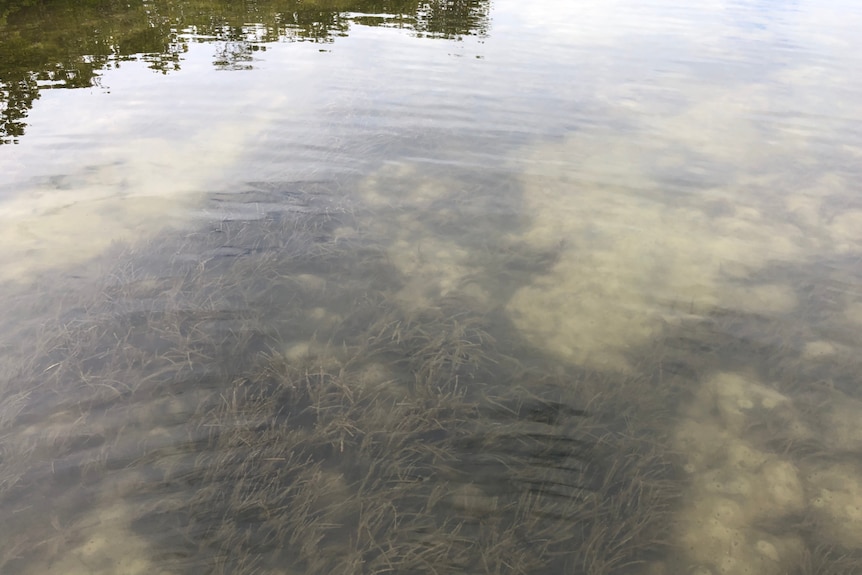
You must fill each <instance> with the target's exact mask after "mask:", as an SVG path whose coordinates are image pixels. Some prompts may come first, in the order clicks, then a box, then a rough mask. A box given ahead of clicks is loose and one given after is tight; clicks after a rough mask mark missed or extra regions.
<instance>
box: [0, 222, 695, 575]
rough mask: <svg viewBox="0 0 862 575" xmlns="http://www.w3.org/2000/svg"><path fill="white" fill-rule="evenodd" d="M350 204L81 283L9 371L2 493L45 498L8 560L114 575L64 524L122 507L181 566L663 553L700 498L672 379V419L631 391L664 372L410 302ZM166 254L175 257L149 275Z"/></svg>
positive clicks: (84, 530) (243, 228)
mask: <svg viewBox="0 0 862 575" xmlns="http://www.w3.org/2000/svg"><path fill="white" fill-rule="evenodd" d="M352 217H353V216H351V215H350V214H349V213H346V212H345V213H343V214H338V215H333V214H323V215H308V214H282V215H279V216H272V217H269V218H266V219H264V220H261V221H256V222H223V223H221V224H219V225H218V226H217V227H215V228H213V229H208V230H204V231H202V232H200V233H199V234H196V235H193V236H189V237H188V238H186V239H185V240H184V243H183V244H181V245H176V244H174V245H159V244H158V242H156V243H154V244H152V245H150V246H148V247H146V248H143V247H138V248H136V250H135V252H126V256H125V257H121V258H117V259H119V260H128V261H134V262H135V263H129V264H127V265H126V266H124V267H122V268H121V269H117V270H115V271H113V272H112V273H111V274H108V276H107V277H109V278H111V279H110V280H109V282H108V283H107V285H105V286H104V287H103V288H102V289H101V291H100V293H99V294H98V296H97V297H96V298H92V297H90V298H88V297H85V296H83V295H80V294H79V295H71V294H70V295H67V296H66V297H67V301H65V302H62V303H61V309H62V310H63V311H62V313H61V315H60V316H59V317H57V318H56V319H55V320H54V321H53V322H52V323H47V324H44V325H43V326H40V327H33V328H31V330H32V332H31V333H30V334H29V335H28V337H29V338H30V341H33V340H34V339H35V340H36V341H38V342H39V343H38V346H37V347H36V348H35V349H34V348H32V347H30V346H29V345H28V346H27V348H25V349H21V350H19V352H18V354H17V356H16V357H17V360H15V361H10V362H9V363H8V364H7V365H6V373H7V374H8V375H9V376H10V377H7V378H5V381H6V382H7V384H6V385H7V386H8V387H7V388H5V389H4V390H3V394H4V398H3V399H4V400H3V406H4V407H3V413H2V415H3V417H2V425H3V434H4V441H3V447H4V462H3V463H4V465H3V478H2V482H0V501H2V505H3V507H4V508H8V507H10V506H11V507H13V508H14V507H15V504H14V503H12V502H14V501H27V502H33V503H32V504H31V505H32V506H35V507H40V506H42V508H39V509H35V508H33V507H32V506H30V507H26V508H21V509H17V511H18V513H16V520H15V521H9V522H6V523H4V525H3V527H2V530H3V531H4V532H3V537H2V540H3V542H4V543H3V545H4V548H3V549H2V558H3V563H2V566H3V571H4V573H7V572H8V573H17V572H21V573H28V572H32V569H33V568H34V565H35V566H37V567H36V568H37V569H39V568H41V569H44V570H45V571H44V572H46V573H49V572H51V571H50V570H51V569H52V568H53V569H57V568H58V566H59V565H67V563H66V562H64V561H68V560H69V559H68V558H69V557H72V558H75V559H76V560H79V561H80V562H82V563H83V564H85V565H87V566H88V568H89V569H92V571H91V572H103V570H104V569H108V568H109V566H110V565H112V564H113V563H112V562H111V561H110V560H109V558H108V557H107V556H101V555H99V554H98V553H94V552H92V551H87V548H86V545H87V544H88V541H90V542H91V541H92V539H93V537H94V535H93V532H94V531H98V527H94V526H93V525H88V524H87V521H86V520H83V521H81V520H80V519H79V520H77V521H79V522H78V523H73V526H74V530H73V531H74V533H72V532H70V531H68V529H66V530H64V527H63V526H66V525H68V524H69V523H70V522H72V521H74V519H73V518H76V517H81V516H86V508H87V507H88V506H96V507H98V506H99V505H108V503H106V500H107V501H112V500H113V499H112V498H116V497H119V498H120V499H122V500H123V501H124V502H125V503H124V505H127V508H128V509H129V511H128V513H129V517H128V520H129V523H130V524H131V525H132V532H131V533H129V534H128V535H126V536H127V537H138V538H141V539H143V540H144V541H146V542H147V546H148V548H149V550H148V551H146V554H147V556H148V557H151V558H152V565H151V566H150V567H151V568H156V567H158V568H160V569H166V570H168V572H171V573H185V572H188V573H193V572H194V573H202V572H206V573H282V572H297V573H321V574H323V573H382V572H395V573H465V572H475V573H546V572H548V570H549V569H550V570H551V571H553V572H570V573H618V572H619V573H622V572H627V571H628V570H630V569H631V567H632V566H633V565H636V564H641V563H644V562H651V561H657V560H659V559H661V557H662V555H663V554H664V553H665V551H666V549H667V548H666V546H667V545H668V543H669V541H670V534H671V532H670V525H671V521H670V518H671V513H672V511H673V509H674V507H675V505H676V504H677V503H678V496H679V491H680V488H679V481H680V475H679V467H678V466H677V465H676V464H675V463H674V461H675V457H674V456H673V454H672V453H670V452H668V451H667V450H664V449H662V448H661V447H660V443H658V442H657V441H656V436H655V433H656V432H660V429H661V427H662V425H661V424H660V423H658V421H657V420H656V419H655V416H656V415H657V414H659V413H664V412H666V408H665V406H662V405H660V404H659V402H660V401H662V400H663V397H662V395H661V394H653V397H654V398H655V399H656V402H655V403H654V404H652V405H653V408H655V409H654V410H653V411H650V409H644V408H643V407H644V406H641V408H640V409H638V412H637V414H634V413H633V412H632V410H631V409H630V407H629V408H627V407H626V404H627V403H628V401H627V399H626V397H627V396H630V395H631V394H640V395H642V396H644V397H647V396H649V395H650V394H649V393H647V390H648V388H650V387H652V386H653V382H652V381H651V380H650V378H632V377H626V378H621V379H620V380H619V381H610V380H609V379H608V376H603V375H601V374H597V373H591V372H588V371H583V370H573V369H571V368H566V367H565V366H562V365H555V364H554V362H553V361H552V360H551V359H550V358H545V359H541V358H540V359H539V360H538V361H537V360H536V358H535V356H534V355H533V356H532V359H530V357H531V354H525V353H524V349H523V342H518V341H517V337H516V336H515V335H514V334H513V333H512V332H511V328H509V327H507V324H506V322H505V321H504V320H503V319H502V318H501V317H496V316H495V315H494V313H493V312H491V313H477V312H476V311H474V306H471V299H470V297H469V296H468V295H466V294H464V295H459V294H458V293H457V292H454V293H451V294H449V295H447V296H446V297H443V298H440V299H439V300H437V301H435V302H433V303H432V304H431V305H429V306H427V307H425V308H422V309H412V310H411V309H405V308H404V307H403V305H401V304H400V303H399V302H398V300H397V299H396V298H394V297H392V293H393V291H392V290H393V288H397V286H398V285H399V278H398V275H397V273H395V272H394V271H393V270H392V269H391V267H390V265H389V264H388V262H387V259H386V257H385V253H384V251H383V250H381V249H380V248H378V247H376V246H375V245H374V244H373V242H370V241H361V242H360V241H359V240H345V239H343V238H341V237H340V236H339V233H337V230H339V229H341V228H342V227H343V226H345V225H350V223H349V222H347V220H349V219H351V218H352ZM167 253H172V254H174V256H173V262H174V263H173V264H172V268H171V270H170V272H169V273H166V272H165V270H161V271H158V270H156V269H155V268H151V267H150V266H148V265H147V261H148V257H149V258H152V261H158V260H159V259H160V257H162V256H163V255H164V254H167ZM513 257H515V258H517V257H518V255H517V254H515V255H513ZM22 329H26V328H22ZM36 332H38V333H36ZM10 357H11V355H10ZM647 428H650V429H647ZM646 431H649V433H646ZM69 493H75V494H76V495H77V496H76V497H71V496H69V495H68V494H69ZM61 494H66V495H64V496H61ZM40 502H43V503H40ZM25 533H26V534H27V536H26V537H20V536H16V535H18V534H25ZM90 545H92V543H90ZM47 546H51V549H52V553H54V555H50V554H49V556H48V557H47V558H46V557H45V556H44V554H43V553H41V552H42V551H44V549H46V548H47ZM40 555H41V557H40ZM64 556H65V557H66V558H65V559H64Z"/></svg>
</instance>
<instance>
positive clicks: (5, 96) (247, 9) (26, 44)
mask: <svg viewBox="0 0 862 575" xmlns="http://www.w3.org/2000/svg"><path fill="white" fill-rule="evenodd" d="M487 19H488V2H487V0H454V1H453V0H448V1H440V0H433V1H432V2H421V3H420V2H417V0H395V1H393V2H378V1H371V2H367V1H366V2H363V1H355V0H354V1H350V0H347V1H338V0H336V1H318V0H313V1H308V0H303V1H299V0H291V1H283V0H268V1H266V2H255V3H253V4H245V3H236V2H227V1H219V0H217V1H214V2H213V1H204V2H194V3H187V2H181V3H176V2H170V1H167V0H166V1H159V2H142V3H132V4H122V3H116V2H89V3H86V4H83V5H82V4H81V3H80V2H74V1H65V2H52V3H50V4H46V5H43V4H38V5H35V6H34V5H31V3H29V2H13V3H11V5H10V6H0V26H2V28H0V29H2V32H3V34H2V35H0V53H2V54H4V56H5V57H4V58H3V59H2V60H0V94H2V101H3V103H4V106H3V107H2V108H0V144H3V143H9V142H12V141H17V138H19V137H21V136H22V135H23V134H24V130H25V128H26V125H27V124H26V121H25V118H26V116H27V114H28V112H29V110H30V109H31V108H32V107H33V102H34V101H35V100H36V99H38V98H39V94H40V92H41V91H42V90H46V89H51V88H86V87H91V86H100V87H102V88H107V86H105V85H104V83H103V82H102V73H101V72H102V70H104V69H106V68H107V69H110V68H114V67H120V65H121V64H122V63H123V62H130V61H138V60H140V61H143V62H146V63H147V65H148V67H150V68H152V69H153V70H155V71H158V72H162V73H168V72H176V71H179V70H180V69H182V67H183V54H185V53H186V52H188V50H189V44H190V43H192V42H206V43H209V44H212V45H213V46H214V47H215V52H214V54H213V64H214V65H215V66H216V67H217V68H218V69H221V70H245V69H251V68H252V67H253V62H254V60H255V54H256V53H257V52H259V51H262V50H266V47H267V44H270V43H273V42H285V41H288V42H293V41H311V42H319V43H330V42H332V41H333V40H334V38H335V37H338V36H346V35H347V34H348V33H349V31H350V28H351V26H352V25H361V26H386V27H395V28H400V29H407V30H411V31H413V32H414V33H415V34H416V35H417V36H420V37H432V38H457V37H461V36H464V35H470V34H479V35H481V34H485V33H486V31H487Z"/></svg>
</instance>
